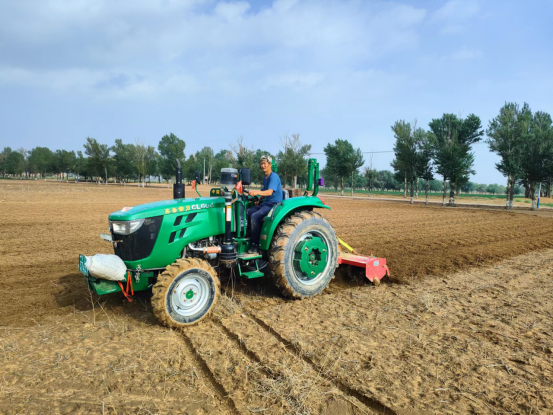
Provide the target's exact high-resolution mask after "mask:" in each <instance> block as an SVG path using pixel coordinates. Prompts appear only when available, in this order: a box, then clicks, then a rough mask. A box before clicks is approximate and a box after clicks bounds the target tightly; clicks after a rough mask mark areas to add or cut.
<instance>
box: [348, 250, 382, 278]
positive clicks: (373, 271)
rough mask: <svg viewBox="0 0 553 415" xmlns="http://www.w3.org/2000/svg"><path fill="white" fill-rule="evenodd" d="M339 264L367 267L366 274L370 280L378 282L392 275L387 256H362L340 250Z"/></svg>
mask: <svg viewBox="0 0 553 415" xmlns="http://www.w3.org/2000/svg"><path fill="white" fill-rule="evenodd" d="M338 264H340V265H341V264H346V265H351V266H354V267H360V268H364V269H365V276H366V277H367V278H368V279H369V281H371V282H373V283H375V284H378V283H379V282H380V280H381V279H382V278H384V277H385V276H389V275H390V271H389V270H388V266H387V265H386V259H385V258H375V257H372V256H362V255H355V254H348V253H345V252H340V254H339V255H338Z"/></svg>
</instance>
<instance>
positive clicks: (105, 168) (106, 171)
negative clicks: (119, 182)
mask: <svg viewBox="0 0 553 415" xmlns="http://www.w3.org/2000/svg"><path fill="white" fill-rule="evenodd" d="M104 172H105V173H106V186H107V185H108V168H107V166H105V167H104Z"/></svg>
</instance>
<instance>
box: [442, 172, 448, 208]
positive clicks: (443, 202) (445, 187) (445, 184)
mask: <svg viewBox="0 0 553 415" xmlns="http://www.w3.org/2000/svg"><path fill="white" fill-rule="evenodd" d="M446 192H447V183H446V180H445V176H444V194H443V197H442V206H445V194H446Z"/></svg>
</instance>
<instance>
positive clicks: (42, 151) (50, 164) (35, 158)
mask: <svg viewBox="0 0 553 415" xmlns="http://www.w3.org/2000/svg"><path fill="white" fill-rule="evenodd" d="M29 169H30V171H31V172H32V173H39V174H40V175H41V177H42V178H44V177H45V176H46V174H48V173H53V172H54V153H53V152H52V150H50V149H49V148H47V147H35V148H33V149H32V150H31V151H30V152H29Z"/></svg>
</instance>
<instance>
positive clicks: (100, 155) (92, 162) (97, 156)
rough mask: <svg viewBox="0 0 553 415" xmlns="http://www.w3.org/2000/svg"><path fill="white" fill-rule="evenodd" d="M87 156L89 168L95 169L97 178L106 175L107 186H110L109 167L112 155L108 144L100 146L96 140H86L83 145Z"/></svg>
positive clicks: (88, 138)
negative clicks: (102, 174)
mask: <svg viewBox="0 0 553 415" xmlns="http://www.w3.org/2000/svg"><path fill="white" fill-rule="evenodd" d="M83 147H84V151H85V154H86V155H87V156H88V163H89V166H90V167H91V168H92V169H93V171H94V172H95V174H96V176H98V179H99V176H100V174H101V173H104V174H105V179H106V184H108V166H109V164H110V160H111V159H110V153H109V147H108V145H107V144H100V143H98V141H97V140H96V139H95V138H90V137H87V138H86V143H85V144H84V145H83Z"/></svg>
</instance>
